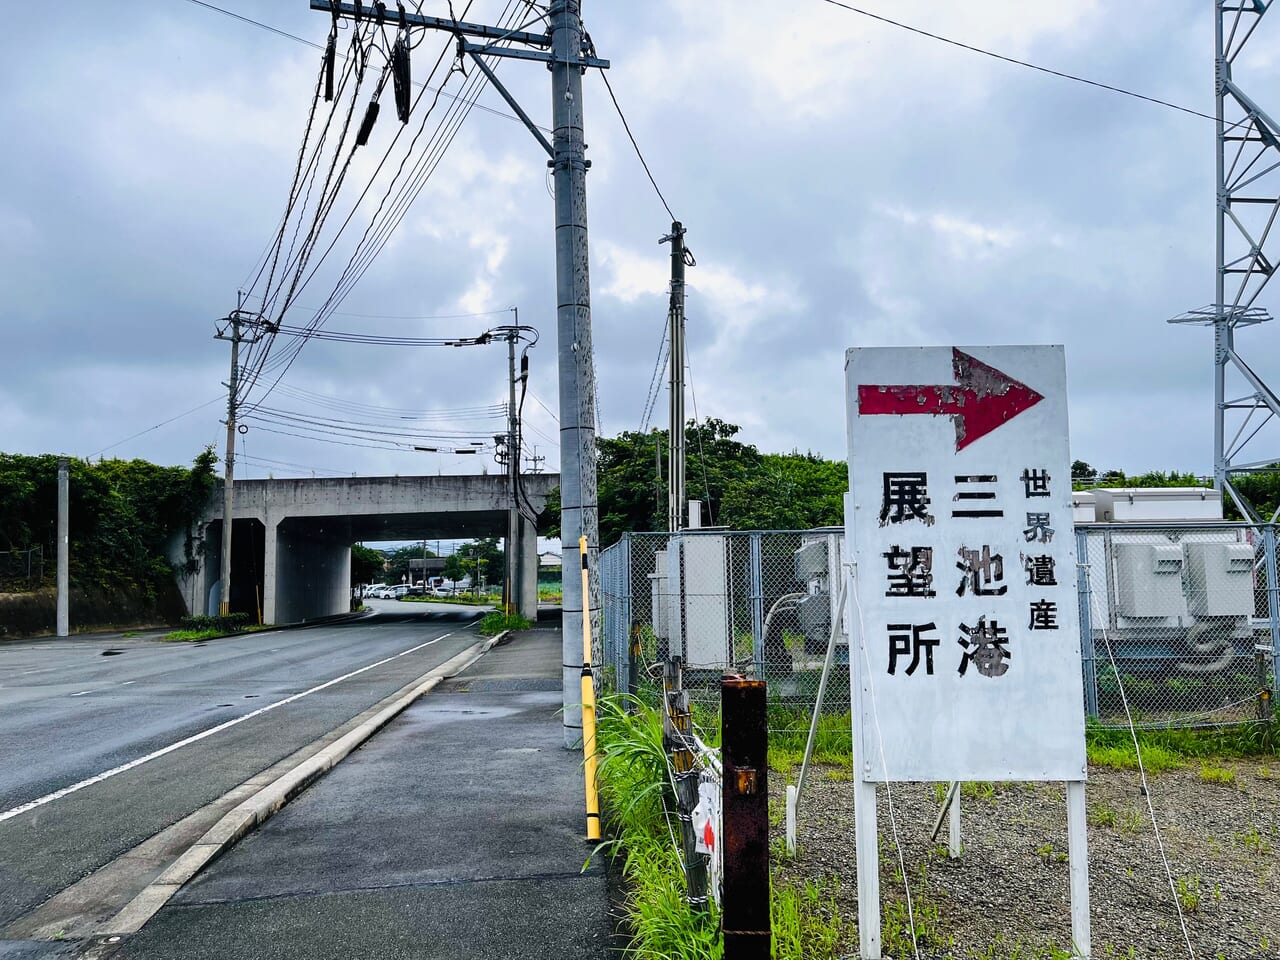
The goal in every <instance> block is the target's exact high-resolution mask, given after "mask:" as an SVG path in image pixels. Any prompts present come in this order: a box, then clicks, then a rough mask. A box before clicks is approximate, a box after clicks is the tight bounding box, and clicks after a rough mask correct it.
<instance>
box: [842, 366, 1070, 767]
mask: <svg viewBox="0 0 1280 960" xmlns="http://www.w3.org/2000/svg"><path fill="white" fill-rule="evenodd" d="M845 375H846V384H847V390H848V397H847V401H848V405H847V409H848V418H849V482H850V494H851V496H850V501H851V509H849V510H848V511H847V515H846V524H847V536H848V542H849V544H851V556H852V558H853V561H854V564H855V565H854V577H853V590H854V591H855V592H856V597H855V598H854V599H855V600H856V603H855V604H853V607H852V613H853V621H852V625H853V628H854V634H853V635H854V636H855V637H860V639H861V644H860V646H861V647H862V648H863V649H854V650H851V655H850V660H851V664H852V668H851V672H850V677H851V683H852V684H853V687H854V690H853V695H854V703H855V708H856V709H857V711H858V716H857V717H855V721H854V723H855V733H857V732H860V734H861V737H860V742H858V744H857V748H856V750H855V756H856V758H857V763H858V768H859V769H858V775H859V778H860V779H862V780H864V781H876V782H882V781H886V780H890V781H899V780H918V781H950V780H996V781H999V780H1075V781H1081V780H1084V779H1085V775H1086V766H1085V748H1084V697H1083V690H1082V680H1081V661H1080V631H1079V624H1078V617H1079V612H1078V609H1077V606H1076V603H1077V600H1076V557H1075V537H1074V530H1073V526H1072V512H1071V470H1070V454H1069V451H1068V443H1067V402H1066V361H1065V358H1064V353H1063V349H1062V347H1060V346H1025V347H1021V346H1020V347H959V348H955V347H919V348H867V349H852V350H849V351H848V353H847V354H846V357H845ZM864 650H865V653H864Z"/></svg>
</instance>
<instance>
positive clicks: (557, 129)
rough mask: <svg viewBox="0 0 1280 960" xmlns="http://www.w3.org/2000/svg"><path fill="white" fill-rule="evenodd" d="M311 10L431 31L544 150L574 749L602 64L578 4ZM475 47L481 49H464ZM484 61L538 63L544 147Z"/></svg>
mask: <svg viewBox="0 0 1280 960" xmlns="http://www.w3.org/2000/svg"><path fill="white" fill-rule="evenodd" d="M310 7H311V9H312V10H315V11H319V12H323V13H329V14H331V15H333V16H336V17H343V18H350V19H364V20H369V21H373V22H377V23H385V24H387V25H389V26H395V25H396V24H398V23H399V24H405V25H406V28H410V27H413V28H419V27H424V28H427V29H431V30H439V31H442V32H444V33H447V34H449V35H451V36H454V37H456V38H457V40H458V48H459V53H460V54H466V55H467V56H469V57H470V58H471V60H472V61H473V62H474V63H475V65H476V67H478V68H479V69H480V71H481V72H482V73H483V74H484V75H485V77H486V78H487V79H488V80H489V82H490V83H491V84H492V85H493V87H494V89H495V90H496V91H497V92H498V93H499V94H500V95H501V96H502V98H503V100H505V101H506V102H507V104H508V105H509V106H510V107H511V109H512V110H513V111H514V112H515V113H516V115H517V116H518V117H519V118H520V119H521V121H522V122H523V123H524V125H525V126H526V127H528V129H529V132H530V133H532V134H533V136H534V139H536V140H537V141H538V143H539V145H541V147H542V148H543V150H545V151H546V153H547V156H548V157H549V160H548V163H547V166H548V167H550V168H551V171H552V175H553V179H554V183H555V217H556V222H555V250H556V293H557V298H556V303H557V311H556V328H557V333H558V347H557V349H558V354H559V375H560V377H559V379H560V542H561V549H562V558H563V563H562V569H563V570H564V572H565V575H564V583H563V591H564V600H563V607H562V609H563V612H564V618H563V621H562V623H563V641H562V642H563V651H562V652H563V658H562V660H561V663H562V665H563V671H564V677H563V687H564V714H563V718H564V738H565V746H566V747H572V746H575V745H577V744H578V743H580V742H581V740H582V699H581V684H580V680H581V676H582V671H583V669H585V667H584V665H583V664H582V662H581V656H582V647H581V637H582V618H583V616H584V615H585V616H587V617H589V618H590V622H591V636H592V638H593V643H594V645H595V646H596V647H597V651H596V656H595V657H593V660H594V661H595V662H597V663H598V662H599V650H598V648H599V637H600V570H599V564H598V563H597V562H596V561H597V560H598V558H599V555H600V521H599V506H598V503H597V500H596V418H595V364H594V361H593V359H592V347H591V281H590V270H589V263H588V258H587V178H586V173H587V167H588V166H589V161H588V160H587V159H586V142H585V141H584V140H583V129H582V75H583V73H585V72H586V70H587V68H588V67H597V68H599V69H602V70H603V69H606V68H608V66H609V61H607V60H601V59H599V58H597V57H595V56H592V55H590V53H589V43H588V41H587V39H586V35H585V33H584V32H583V29H582V0H551V2H550V5H549V7H548V9H547V14H546V21H547V30H546V31H545V32H544V33H532V32H529V31H526V30H523V29H515V30H509V29H506V28H503V27H497V26H489V25H486V24H478V23H467V22H465V21H461V20H453V19H449V18H445V17H429V16H425V15H424V14H422V13H406V12H405V11H404V9H403V7H401V8H399V9H398V10H397V12H396V13H389V12H387V10H386V8H385V6H383V5H381V4H372V5H369V6H365V5H363V4H361V3H344V2H340V0H310ZM473 40H478V41H480V42H478V43H476V42H472V41H473ZM485 57H513V58H517V59H521V60H534V61H538V62H541V63H543V64H545V65H546V66H547V67H548V68H549V70H550V72H551V115H552V125H553V128H554V129H553V132H552V139H551V140H550V141H548V140H547V138H546V137H545V136H544V135H543V133H542V130H541V129H540V128H539V127H538V125H537V124H536V123H534V122H533V120H531V119H530V117H529V114H528V113H527V112H526V111H525V110H524V108H523V107H522V106H521V105H520V104H519V102H518V101H517V100H516V98H515V97H514V96H513V95H512V94H511V93H510V92H509V91H508V90H507V88H506V87H505V86H503V84H502V83H501V81H499V80H498V78H497V76H496V75H495V74H494V72H493V70H492V69H491V68H490V66H489V64H487V63H486V62H485V60H484V58H485ZM583 536H585V537H586V538H587V547H588V551H589V553H590V556H591V563H590V564H589V567H588V569H589V572H590V577H589V588H588V595H587V596H586V597H584V596H583V595H582V584H581V582H580V579H579V577H577V576H574V575H573V574H574V572H575V571H579V570H581V562H580V561H579V559H578V538H579V537H583Z"/></svg>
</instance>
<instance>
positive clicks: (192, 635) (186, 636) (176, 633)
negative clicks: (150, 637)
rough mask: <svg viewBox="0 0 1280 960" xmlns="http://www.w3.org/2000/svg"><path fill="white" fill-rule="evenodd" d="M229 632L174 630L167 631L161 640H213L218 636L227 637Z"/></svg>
mask: <svg viewBox="0 0 1280 960" xmlns="http://www.w3.org/2000/svg"><path fill="white" fill-rule="evenodd" d="M226 635H227V634H226V633H225V632H224V631H222V630H173V631H170V632H169V633H166V634H165V635H164V636H163V637H161V638H160V639H161V640H166V641H185V642H188V643H189V642H191V641H193V640H213V639H215V638H217V637H225V636H226Z"/></svg>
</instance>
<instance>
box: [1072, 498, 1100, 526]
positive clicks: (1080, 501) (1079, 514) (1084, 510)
mask: <svg viewBox="0 0 1280 960" xmlns="http://www.w3.org/2000/svg"><path fill="white" fill-rule="evenodd" d="M1071 519H1072V521H1074V522H1075V523H1093V522H1094V521H1095V520H1097V519H1098V498H1097V497H1095V496H1094V495H1093V491H1091V490H1072V491H1071Z"/></svg>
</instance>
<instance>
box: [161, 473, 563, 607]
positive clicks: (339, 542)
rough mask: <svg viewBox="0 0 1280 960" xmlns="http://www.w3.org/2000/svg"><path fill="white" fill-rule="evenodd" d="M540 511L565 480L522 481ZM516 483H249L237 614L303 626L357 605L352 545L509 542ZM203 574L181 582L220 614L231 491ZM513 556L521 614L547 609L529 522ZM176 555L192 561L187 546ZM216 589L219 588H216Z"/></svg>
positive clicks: (242, 483)
mask: <svg viewBox="0 0 1280 960" xmlns="http://www.w3.org/2000/svg"><path fill="white" fill-rule="evenodd" d="M521 482H522V484H523V487H524V490H525V492H526V493H527V494H528V498H529V500H530V501H531V503H532V505H533V507H534V509H535V510H537V511H538V512H539V513H541V512H542V509H543V507H544V506H545V504H546V499H547V493H548V492H549V491H550V490H551V489H552V488H554V487H556V486H558V485H559V483H560V478H559V476H558V475H557V474H548V473H542V474H528V475H525V476H524V477H522V478H521ZM509 500H510V493H509V488H508V482H507V478H506V477H505V476H502V475H494V476H476V475H468V476H451V477H439V476H437V477H350V478H347V477H333V478H321V479H308V480H239V481H237V482H236V485H235V506H234V513H233V521H234V524H235V526H234V528H233V529H232V550H231V609H232V610H235V611H244V612H246V613H251V614H254V615H255V617H256V614H257V610H258V606H259V604H260V605H261V609H262V620H263V622H264V623H297V622H300V621H304V620H313V619H316V618H318V617H325V616H331V615H333V614H336V613H345V612H346V611H347V610H348V609H349V608H350V597H351V593H350V582H351V545H352V544H353V543H356V542H358V541H362V540H375V541H376V540H456V539H475V538H477V537H490V536H494V537H498V538H500V539H505V538H506V535H507V506H508V503H509ZM198 533H199V534H201V535H202V536H203V546H202V549H200V550H198V551H197V556H198V557H199V559H200V564H199V569H197V570H196V571H195V572H194V573H193V574H191V575H189V576H188V575H183V576H180V577H179V587H180V589H181V590H182V594H183V597H184V599H185V600H186V603H187V609H188V610H189V611H191V612H192V613H205V612H209V607H210V603H211V601H212V603H213V606H214V610H215V612H216V607H217V597H218V596H220V593H219V592H218V591H220V589H221V585H220V584H219V583H218V577H219V570H220V568H221V544H222V486H221V484H219V485H218V486H217V487H216V488H215V490H214V491H213V495H212V496H211V497H210V500H209V503H208V505H207V507H206V509H205V511H204V516H203V518H202V519H201V521H200V524H199V530H198ZM515 546H516V549H515V550H514V551H509V553H508V556H511V555H513V554H514V555H515V556H516V557H517V558H518V561H517V569H518V570H519V571H520V584H519V589H518V592H517V593H518V596H517V603H518V606H519V609H520V612H521V613H523V614H524V615H525V616H527V617H530V618H533V617H534V616H536V614H537V604H538V549H537V529H536V528H535V526H534V525H533V524H532V523H529V522H528V521H527V520H522V521H521V523H520V536H519V537H518V542H517V544H516V545H515ZM171 553H172V556H173V559H174V561H175V567H177V565H178V563H179V562H180V561H181V559H182V553H183V548H182V544H181V540H178V541H175V543H174V545H173V547H172V549H171ZM215 588H216V589H215Z"/></svg>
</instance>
